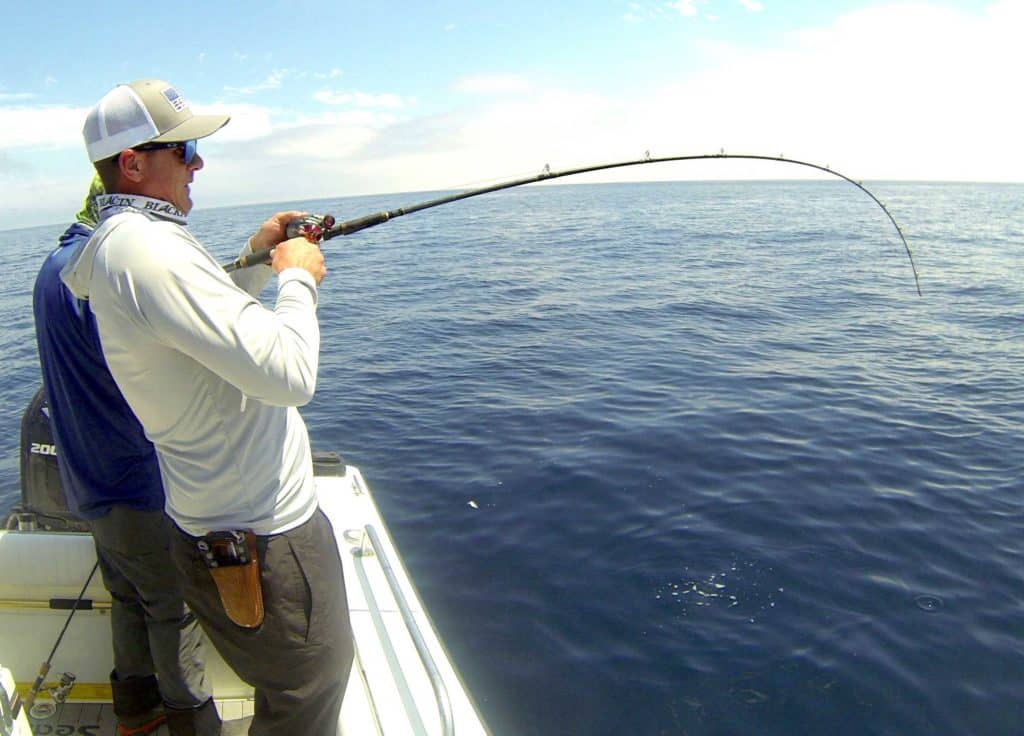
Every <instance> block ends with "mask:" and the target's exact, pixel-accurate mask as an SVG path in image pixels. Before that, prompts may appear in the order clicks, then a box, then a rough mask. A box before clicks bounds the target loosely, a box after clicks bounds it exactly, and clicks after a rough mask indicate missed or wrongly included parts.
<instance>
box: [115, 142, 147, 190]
mask: <svg viewBox="0 0 1024 736" xmlns="http://www.w3.org/2000/svg"><path fill="white" fill-rule="evenodd" d="M117 166H118V169H120V171H121V176H123V177H124V178H125V179H127V180H128V181H131V182H136V183H138V182H140V181H142V179H143V177H144V176H145V175H146V157H145V156H140V155H139V152H138V151H134V150H132V149H131V148H126V149H124V150H123V151H121V156H120V158H119V159H118V161H117Z"/></svg>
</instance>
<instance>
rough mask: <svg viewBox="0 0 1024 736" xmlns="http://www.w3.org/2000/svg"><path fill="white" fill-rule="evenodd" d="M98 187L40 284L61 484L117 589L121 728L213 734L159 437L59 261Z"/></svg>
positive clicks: (214, 720) (73, 245)
mask: <svg viewBox="0 0 1024 736" xmlns="http://www.w3.org/2000/svg"><path fill="white" fill-rule="evenodd" d="M101 194H103V185H102V184H101V182H100V181H99V178H98V177H97V178H96V179H94V181H93V183H92V186H91V188H90V190H89V195H88V196H87V197H86V202H85V206H84V207H83V208H82V211H81V212H79V213H78V216H77V218H76V222H75V223H74V224H72V225H71V227H69V228H68V229H67V231H66V232H65V233H64V234H63V235H62V236H61V237H60V244H59V246H58V247H57V249H56V250H55V251H54V252H53V253H51V254H50V255H49V256H48V257H47V258H46V260H45V261H44V263H43V266H42V268H41V269H40V271H39V275H38V276H37V278H36V284H35V289H34V292H33V311H34V313H35V320H36V340H37V343H38V346H39V358H40V364H41V366H42V369H43V387H44V390H45V392H46V397H47V403H48V405H49V407H50V416H51V420H52V421H51V430H52V432H53V437H54V441H55V443H56V445H57V448H58V468H59V472H60V477H61V485H62V488H63V490H64V494H65V496H66V498H67V501H68V507H69V508H70V510H71V511H72V513H74V514H75V515H76V516H78V517H79V518H81V519H85V520H87V521H88V522H89V523H90V528H91V531H92V534H93V539H94V543H95V546H96V557H97V559H98V560H99V565H100V572H101V573H102V576H103V583H104V585H105V587H106V588H107V590H108V591H110V596H111V601H112V603H111V615H110V624H111V639H112V642H113V648H114V671H113V672H112V673H111V675H110V683H111V690H112V694H113V701H114V713H115V715H116V716H117V719H118V733H119V734H121V735H122V736H128V735H130V734H146V733H150V732H152V731H154V730H156V729H157V728H158V727H159V726H160V724H161V723H163V721H164V720H165V719H166V720H167V721H168V729H169V730H170V732H171V734H173V735H174V736H186V735H190V734H200V735H201V736H214V735H215V734H218V733H220V718H219V717H218V715H217V710H216V707H215V706H214V703H213V699H212V697H211V690H210V686H209V684H208V683H207V680H206V677H205V670H204V667H203V637H202V632H201V631H200V629H199V626H198V624H197V623H196V620H195V617H194V616H193V615H192V614H191V613H190V612H189V611H188V610H187V609H186V608H185V604H184V602H183V600H182V597H181V590H180V588H179V587H178V586H176V585H174V584H173V582H174V579H175V577H176V576H175V570H174V565H173V564H172V563H171V561H170V557H169V551H168V550H169V546H170V539H171V537H170V522H169V520H168V518H167V516H166V515H165V514H164V511H163V508H164V492H163V486H162V485H161V482H160V470H159V467H158V465H157V459H156V454H155V453H154V451H153V445H152V444H151V443H150V442H149V440H147V439H146V437H145V435H144V434H143V431H142V427H141V425H140V424H139V421H138V419H136V418H135V415H134V414H133V413H132V411H131V409H130V408H129V407H128V404H127V403H126V402H125V400H124V397H123V396H122V395H121V392H120V391H119V390H118V388H117V385H116V384H115V383H114V379H113V378H112V377H111V375H110V371H109V370H107V365H106V363H105V362H104V360H103V354H102V351H101V349H100V341H99V335H98V334H97V332H96V323H95V320H94V319H93V315H92V312H91V311H90V309H89V304H88V303H87V302H80V301H78V300H77V299H75V297H74V296H73V295H72V294H71V293H70V292H69V291H68V290H67V288H66V287H65V286H64V285H63V284H62V283H61V281H60V271H61V269H62V268H63V267H64V265H65V264H66V263H67V262H68V260H69V259H70V258H71V257H72V256H73V255H74V254H75V253H76V252H77V251H78V249H79V248H80V247H81V246H82V245H84V243H85V241H86V240H88V239H89V236H90V235H91V234H92V232H93V227H95V225H96V219H97V212H96V198H97V196H98V195H101ZM161 704H163V707H162V708H161Z"/></svg>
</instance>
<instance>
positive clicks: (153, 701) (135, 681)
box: [110, 671, 165, 736]
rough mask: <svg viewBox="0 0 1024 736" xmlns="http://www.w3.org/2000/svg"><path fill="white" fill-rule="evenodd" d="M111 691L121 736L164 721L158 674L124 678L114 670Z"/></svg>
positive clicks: (137, 733)
mask: <svg viewBox="0 0 1024 736" xmlns="http://www.w3.org/2000/svg"><path fill="white" fill-rule="evenodd" d="M110 693H111V696H112V699H113V701H114V715H115V716H117V733H118V734H119V736H143V735H144V734H147V733H152V732H153V731H155V730H157V729H158V728H160V724H162V723H163V722H164V720H165V718H164V715H163V711H162V709H161V707H160V705H161V703H162V702H163V699H162V698H161V697H160V688H158V687H157V683H156V675H146V676H145V677H126V678H124V679H121V678H120V677H118V676H117V672H116V671H114V672H111V673H110Z"/></svg>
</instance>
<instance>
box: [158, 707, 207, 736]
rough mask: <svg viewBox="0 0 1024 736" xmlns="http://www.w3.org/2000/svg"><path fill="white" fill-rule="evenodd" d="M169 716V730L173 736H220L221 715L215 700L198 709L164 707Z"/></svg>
mask: <svg viewBox="0 0 1024 736" xmlns="http://www.w3.org/2000/svg"><path fill="white" fill-rule="evenodd" d="M164 713H166V714H167V730H168V731H169V732H170V734H171V736H218V734H220V715H219V714H218V713H217V706H216V705H214V702H213V698H210V699H209V700H207V701H206V702H205V703H203V704H202V705H201V706H199V707H198V708H188V709H185V708H172V707H170V706H169V705H166V704H165V705H164Z"/></svg>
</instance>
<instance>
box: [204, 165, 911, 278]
mask: <svg viewBox="0 0 1024 736" xmlns="http://www.w3.org/2000/svg"><path fill="white" fill-rule="evenodd" d="M723 158H733V159H747V160H753V161H778V162H781V163H787V164H796V165H798V166H806V167H808V168H811V169H817V170H818V171H823V172H825V173H827V174H831V175H833V176H837V177H839V178H840V179H843V180H844V181H847V182H849V183H850V184H853V185H854V186H855V187H857V188H858V189H859V190H861V191H862V192H864V194H866V195H868V196H869V197H871V199H872V200H873V201H874V203H875V204H877V205H878V206H879V207H881V208H882V212H884V213H885V215H886V217H888V218H889V222H891V223H892V224H893V227H895V228H896V233H897V234H898V235H899V236H900V240H901V241H902V243H903V248H904V250H905V251H906V253H907V258H908V259H909V261H910V269H911V271H912V272H913V274H914V286H915V287H916V288H917V295H918V296H921V281H920V279H919V278H918V275H917V266H916V264H915V263H914V254H913V252H911V250H910V245H909V244H908V243H907V239H906V237H905V236H904V235H903V229H902V228H901V227H900V225H899V223H898V222H896V218H895V217H893V216H892V213H891V212H889V208H888V207H886V206H885V204H884V203H883V202H882V200H880V199H879V198H878V197H876V196H875V195H874V194H873V193H872V192H871V191H870V190H868V189H867V187H865V186H864V185H863V184H862V183H861V182H859V181H856V180H855V179H851V178H850V177H848V176H846V175H845V174H841V173H839V172H838V171H835V170H834V169H832V168H830V167H828V166H821V165H819V164H813V163H809V162H807V161H799V160H797V159H793V158H786V157H785V156H762V155H757V154H748V153H725V152H724V151H721V152H719V153H704V154H694V155H688V156H662V157H652V156H651V154H650V152H649V151H648V152H646V153H645V154H644V157H643V158H638V159H632V160H629V161H618V162H615V163H605V164H595V165H592V166H581V167H579V168H575V169H566V170H564V171H552V170H551V168H550V167H549V166H546V165H545V166H544V170H543V171H541V172H540V173H539V174H537V175H535V176H525V177H522V178H520V179H511V180H509V181H504V182H500V183H498V184H492V185H489V186H485V187H480V188H478V189H467V190H464V191H461V192H457V193H455V194H449V195H446V196H443V197H438V198H436V199H430V200H427V201H425V202H420V203H418V204H413V205H409V206H407V207H398V208H396V209H393V210H383V211H381V212H375V213H373V214H370V215H364V216H362V217H357V218H355V219H353V220H347V221H345V222H341V223H337V224H335V220H334V218H333V217H331V216H330V215H326V216H316V215H313V216H309V217H305V218H299V219H297V220H292V222H290V223H289V224H288V228H287V232H288V235H289V237H295V236H297V235H305V236H306V237H307V238H309V239H310V240H314V241H316V242H319V241H322V240H330V239H331V238H335V237H337V236H339V235H351V234H352V233H356V232H359V231H360V230H365V229H367V228H369V227H374V226H376V225H380V224H381V223H385V222H387V221H388V220H393V219H395V218H396V217H401V216H402V215H410V214H412V213H413V212H419V211H421V210H426V209H430V208H432V207H440V206H441V205H443V204H449V203H451V202H458V201H459V200H462V199H469V198H470V197H477V196H479V195H481V194H489V193H491V192H497V191H501V190H502V189H511V188H513V187H519V186H523V185H524V184H533V183H535V182H541V181H548V180H551V179H559V178H561V177H563V176H575V175H576V174H586V173H589V172H591V171H603V170H605V169H620V168H623V167H626V166H640V165H642V164H660V163H668V162H670V161H698V160H702V159H723ZM269 260H270V250H264V251H259V252H257V253H253V254H251V255H248V256H242V257H241V258H238V259H236V260H235V261H232V262H231V263H229V264H227V265H225V266H224V270H225V271H228V272H231V271H234V270H236V269H239V268H248V267H249V266H255V265H256V264H258V263H266V262H267V261H269Z"/></svg>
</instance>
